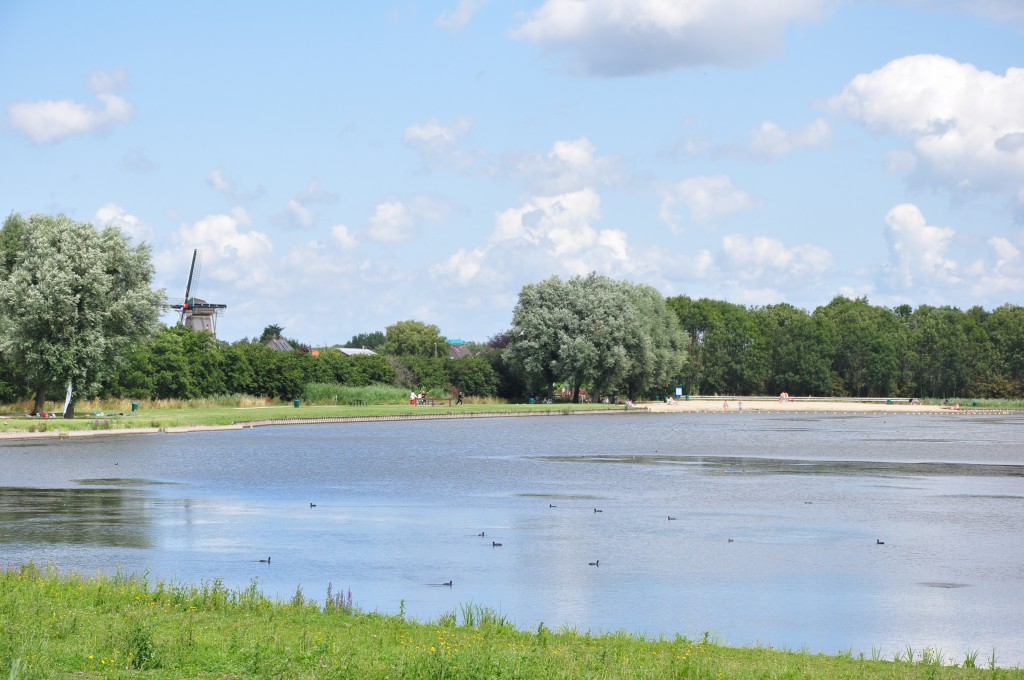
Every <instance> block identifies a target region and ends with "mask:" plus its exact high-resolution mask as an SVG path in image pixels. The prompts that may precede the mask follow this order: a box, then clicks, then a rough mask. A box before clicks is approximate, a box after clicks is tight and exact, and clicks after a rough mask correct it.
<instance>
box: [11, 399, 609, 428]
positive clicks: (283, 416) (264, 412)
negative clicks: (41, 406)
mask: <svg viewBox="0 0 1024 680" xmlns="http://www.w3.org/2000/svg"><path fill="white" fill-rule="evenodd" d="M609 409H613V410H620V411H621V410H623V409H624V407H623V406H607V405H602V404H471V403H466V404H462V405H454V402H453V405H452V406H447V405H444V406H410V405H409V404H399V405H367V406H336V405H315V404H311V405H307V404H301V405H300V406H299V408H295V406H294V404H278V405H272V406H251V407H238V406H192V405H181V406H174V407H161V408H147V407H146V405H145V404H142V405H141V407H140V408H139V410H138V411H135V412H132V411H131V410H130V406H129V407H128V408H127V409H124V410H121V411H114V412H111V411H107V410H104V411H102V413H103V415H93V413H95V412H83V411H82V410H81V409H79V410H78V412H77V416H76V418H75V419H73V420H65V419H63V418H47V419H41V418H28V417H27V416H23V415H22V416H17V415H10V416H4V417H0V433H3V432H39V431H55V430H97V429H98V430H116V429H125V428H140V427H142V428H149V427H156V428H167V427H184V426H199V425H234V424H239V423H248V422H252V421H258V420H290V419H300V418H327V417H365V416H400V415H413V416H424V415H444V414H459V413H537V412H540V411H555V412H571V411H588V410H609ZM118 413H120V414H122V415H118Z"/></svg>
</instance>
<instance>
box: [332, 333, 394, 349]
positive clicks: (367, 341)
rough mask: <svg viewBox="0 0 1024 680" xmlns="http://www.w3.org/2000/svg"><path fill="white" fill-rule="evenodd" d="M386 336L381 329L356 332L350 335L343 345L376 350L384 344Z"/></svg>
mask: <svg viewBox="0 0 1024 680" xmlns="http://www.w3.org/2000/svg"><path fill="white" fill-rule="evenodd" d="M387 340H388V338H387V336H386V335H384V333H383V332H382V331H373V332H372V333H358V334H356V335H353V336H352V339H351V340H349V341H348V342H346V343H345V344H344V345H343V347H352V348H358V349H372V350H373V351H375V352H376V351H377V350H378V349H380V348H381V347H383V346H384V343H385V342H387Z"/></svg>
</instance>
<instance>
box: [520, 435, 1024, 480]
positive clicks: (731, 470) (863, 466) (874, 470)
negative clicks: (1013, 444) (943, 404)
mask: <svg viewBox="0 0 1024 680" xmlns="http://www.w3.org/2000/svg"><path fill="white" fill-rule="evenodd" d="M902 441H903V442H908V441H924V440H909V439H905V440H902ZM535 458H537V459H538V460H547V461H551V462H561V463H613V464H616V465H642V466H648V467H649V466H661V465H667V466H679V465H685V466H693V467H695V468H699V469H700V470H701V471H702V472H704V473H705V474H718V475H720V474H742V475H746V474H754V475H850V476H855V477H951V476H966V477H1024V465H983V464H977V463H894V462H887V461H870V460H793V459H778V458H748V457H742V456H727V457H726V456H686V455H619V456H608V455H581V456H567V455H555V456H536V457H535Z"/></svg>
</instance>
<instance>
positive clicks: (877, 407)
mask: <svg viewBox="0 0 1024 680" xmlns="http://www.w3.org/2000/svg"><path fill="white" fill-rule="evenodd" d="M637 406H642V407H644V408H647V409H648V410H650V411H653V412H655V413H694V412H696V413H711V412H718V413H725V412H730V413H740V412H743V411H758V412H765V411H767V412H771V413H812V412H813V413H957V412H960V413H966V412H968V411H969V410H970V409H969V408H968V407H965V405H964V404H961V405H960V409H957V408H956V406H955V405H951V406H935V405H928V404H921V403H918V402H916V401H915V402H913V403H911V402H910V400H908V399H899V400H897V399H891V400H889V399H879V400H852V399H851V400H835V399H817V398H802V399H801V398H799V397H795V398H793V399H791V400H790V401H780V400H779V399H774V398H773V399H766V398H764V397H758V398H742V397H715V398H711V397H698V398H692V397H691V398H690V399H688V400H687V399H682V400H678V401H676V402H674V403H666V402H662V401H652V402H642V403H640V404H637Z"/></svg>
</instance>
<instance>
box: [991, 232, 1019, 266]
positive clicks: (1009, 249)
mask: <svg viewBox="0 0 1024 680" xmlns="http://www.w3.org/2000/svg"><path fill="white" fill-rule="evenodd" d="M988 245H989V247H990V248H991V249H992V252H993V254H994V255H995V259H996V262H995V265H994V266H993V267H992V269H993V271H995V272H996V273H997V274H999V273H1002V272H1004V271H1007V270H1010V269H1016V268H1017V267H1018V266H1020V249H1019V248H1017V246H1015V245H1013V244H1012V243H1010V241H1009V240H1008V239H1005V238H1003V237H1001V236H993V237H992V238H990V239H989V240H988Z"/></svg>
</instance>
